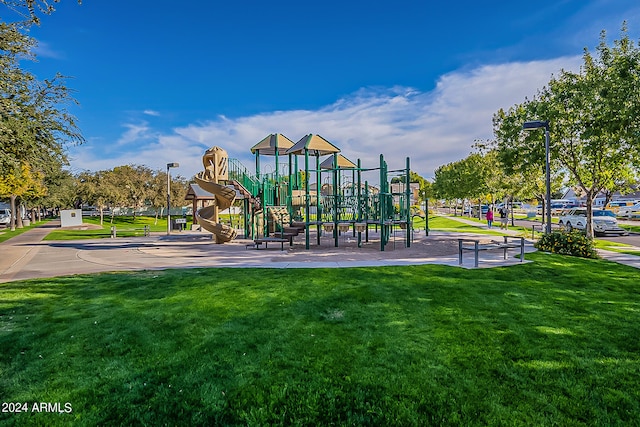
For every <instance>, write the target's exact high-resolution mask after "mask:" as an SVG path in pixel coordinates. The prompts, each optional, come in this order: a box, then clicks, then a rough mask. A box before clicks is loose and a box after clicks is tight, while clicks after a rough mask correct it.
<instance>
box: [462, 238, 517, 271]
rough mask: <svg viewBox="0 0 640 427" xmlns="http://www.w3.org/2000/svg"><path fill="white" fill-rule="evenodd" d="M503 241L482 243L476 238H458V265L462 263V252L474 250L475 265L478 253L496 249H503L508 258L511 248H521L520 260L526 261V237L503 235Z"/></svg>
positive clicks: (505, 256) (476, 264)
mask: <svg viewBox="0 0 640 427" xmlns="http://www.w3.org/2000/svg"><path fill="white" fill-rule="evenodd" d="M503 237H504V241H503V242H497V241H492V242H491V243H480V241H479V240H475V239H458V265H462V252H463V251H473V253H474V257H475V258H474V267H478V254H479V253H480V251H490V250H496V249H502V250H503V256H504V259H507V251H508V250H509V249H511V248H520V262H523V261H524V237H514V236H503ZM509 239H516V240H519V242H509ZM465 243H473V246H468V245H465Z"/></svg>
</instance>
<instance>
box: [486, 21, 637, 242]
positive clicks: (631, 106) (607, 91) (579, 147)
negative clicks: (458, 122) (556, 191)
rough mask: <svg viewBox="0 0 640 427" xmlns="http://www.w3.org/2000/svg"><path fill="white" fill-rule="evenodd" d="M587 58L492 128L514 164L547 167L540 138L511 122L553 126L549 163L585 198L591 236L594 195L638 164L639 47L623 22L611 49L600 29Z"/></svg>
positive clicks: (496, 121) (555, 78) (586, 53)
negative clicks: (565, 174) (518, 129)
mask: <svg viewBox="0 0 640 427" xmlns="http://www.w3.org/2000/svg"><path fill="white" fill-rule="evenodd" d="M583 58H584V64H583V66H582V69H581V70H580V71H579V72H577V73H575V72H569V71H562V72H561V73H560V74H559V75H558V76H557V77H554V78H552V79H551V81H550V82H549V84H548V86H547V87H545V88H543V89H542V90H541V91H540V92H539V93H538V94H537V95H536V97H535V98H534V99H533V100H531V101H527V102H525V103H524V104H522V105H519V106H516V107H514V108H513V109H512V110H510V111H511V113H512V115H511V117H508V115H503V114H501V113H500V112H499V113H498V115H499V116H502V117H498V120H496V118H495V117H494V131H495V133H496V136H497V139H498V145H499V150H502V151H506V152H508V153H507V154H505V153H503V156H506V157H511V159H512V161H513V162H514V164H515V162H516V158H519V160H520V161H523V162H528V161H531V162H535V163H536V164H537V165H541V164H544V163H543V162H542V161H541V156H540V153H541V149H540V148H539V147H540V145H541V144H540V143H539V141H540V135H539V133H537V134H536V132H533V133H531V134H525V135H524V136H517V135H516V134H515V133H514V130H515V129H514V123H513V122H511V124H507V123H508V122H509V120H506V119H507V118H510V119H513V118H515V117H517V116H520V118H522V119H523V120H522V122H523V121H524V120H525V117H522V116H521V114H522V113H524V114H526V120H534V119H540V120H548V121H549V123H550V128H551V145H550V150H551V158H552V159H553V161H554V164H555V163H558V164H559V165H560V167H561V168H563V169H564V170H566V171H568V173H569V174H570V182H571V183H572V184H574V185H576V186H577V187H578V188H579V189H581V191H582V192H583V194H584V195H585V198H586V205H587V227H586V232H587V235H589V236H593V226H592V212H591V210H592V204H593V200H594V198H595V196H596V195H597V194H598V193H599V192H600V191H601V190H603V189H606V188H611V187H612V186H614V185H615V181H616V180H617V179H618V178H619V177H621V176H624V175H626V174H627V173H628V171H629V167H630V165H633V166H634V167H635V168H637V167H638V165H639V164H640V160H639V159H640V141H639V139H638V135H640V49H639V48H638V47H637V46H636V44H635V43H634V42H633V41H631V40H630V39H629V36H628V34H627V31H626V24H625V25H623V28H622V38H621V39H620V40H617V41H615V42H614V45H613V46H612V47H610V46H607V44H606V42H605V33H604V32H602V34H601V40H600V44H599V45H598V47H597V49H596V55H595V56H593V55H591V53H589V52H588V50H586V49H585V53H584V56H583ZM522 122H521V123H520V126H521V124H522ZM496 123H497V124H498V126H499V127H498V128H496V127H495V124H496ZM502 126H505V129H503V128H502ZM520 133H521V134H522V132H520ZM525 169H528V168H527V167H525Z"/></svg>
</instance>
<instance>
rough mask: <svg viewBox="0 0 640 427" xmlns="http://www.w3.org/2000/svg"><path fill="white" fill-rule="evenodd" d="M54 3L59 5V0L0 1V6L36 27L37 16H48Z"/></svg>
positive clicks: (37, 23) (38, 21) (79, 0)
mask: <svg viewBox="0 0 640 427" xmlns="http://www.w3.org/2000/svg"><path fill="white" fill-rule="evenodd" d="M54 3H60V0H53V1H48V0H0V4H4V5H5V6H7V7H8V8H9V9H11V10H13V11H15V12H17V13H18V14H19V15H20V16H22V17H23V18H24V19H26V20H27V22H28V23H33V24H36V25H39V24H40V18H39V17H38V14H43V15H50V14H51V13H53V12H54V11H55V8H54V6H53V5H54ZM78 4H82V0H78Z"/></svg>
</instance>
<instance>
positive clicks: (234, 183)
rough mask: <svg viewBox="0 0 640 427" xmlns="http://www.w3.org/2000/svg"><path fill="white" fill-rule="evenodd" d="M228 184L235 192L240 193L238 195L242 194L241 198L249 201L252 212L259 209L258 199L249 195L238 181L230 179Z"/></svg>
mask: <svg viewBox="0 0 640 427" xmlns="http://www.w3.org/2000/svg"><path fill="white" fill-rule="evenodd" d="M228 182H229V184H231V185H232V186H233V188H235V189H236V190H238V192H240V194H242V197H244V198H245V199H248V200H249V202H250V203H251V204H252V205H253V209H254V210H258V209H260V199H258V198H256V197H254V195H253V194H251V192H250V191H249V190H248V189H247V187H245V186H244V185H242V184H241V183H240V181H237V180H235V179H231V180H229V181H228Z"/></svg>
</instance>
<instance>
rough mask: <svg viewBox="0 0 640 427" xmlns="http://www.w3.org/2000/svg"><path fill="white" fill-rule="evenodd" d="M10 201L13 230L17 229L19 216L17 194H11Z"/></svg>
mask: <svg viewBox="0 0 640 427" xmlns="http://www.w3.org/2000/svg"><path fill="white" fill-rule="evenodd" d="M9 203H10V206H11V218H10V221H9V223H10V225H11V231H16V220H17V218H18V216H17V214H16V196H15V194H11V195H10V196H9Z"/></svg>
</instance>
